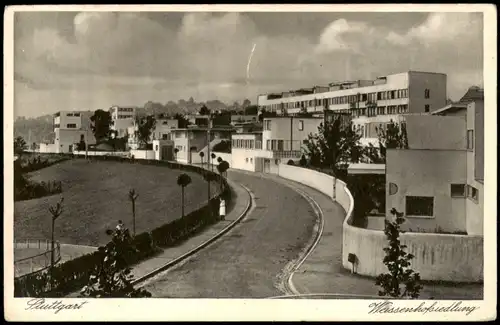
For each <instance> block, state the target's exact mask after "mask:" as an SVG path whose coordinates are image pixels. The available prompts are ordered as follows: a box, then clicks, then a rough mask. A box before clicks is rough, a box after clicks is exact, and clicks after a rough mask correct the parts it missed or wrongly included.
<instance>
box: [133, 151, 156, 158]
mask: <svg viewBox="0 0 500 325" xmlns="http://www.w3.org/2000/svg"><path fill="white" fill-rule="evenodd" d="M130 155H131V156H134V158H135V159H155V152H154V150H130Z"/></svg>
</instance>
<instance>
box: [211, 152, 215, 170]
mask: <svg viewBox="0 0 500 325" xmlns="http://www.w3.org/2000/svg"><path fill="white" fill-rule="evenodd" d="M215 157H216V155H215V154H214V153H212V154H210V158H212V162H211V165H212V172H213V171H214V159H215Z"/></svg>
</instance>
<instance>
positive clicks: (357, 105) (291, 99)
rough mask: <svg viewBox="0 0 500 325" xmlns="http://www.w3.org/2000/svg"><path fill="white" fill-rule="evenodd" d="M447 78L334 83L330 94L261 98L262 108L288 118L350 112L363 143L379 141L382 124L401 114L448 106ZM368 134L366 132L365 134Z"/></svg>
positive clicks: (402, 76)
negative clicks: (378, 127) (286, 115)
mask: <svg viewBox="0 0 500 325" xmlns="http://www.w3.org/2000/svg"><path fill="white" fill-rule="evenodd" d="M446 83H447V76H446V75H445V74H441V73H432V72H417V71H409V72H404V73H398V74H392V75H388V76H385V77H379V78H377V79H375V80H358V81H344V82H338V83H332V84H330V85H329V88H328V91H325V90H322V91H315V90H314V89H309V90H300V91H295V92H284V93H281V94H269V95H260V96H259V97H258V99H257V103H258V105H259V107H261V108H265V109H266V110H267V111H276V112H278V114H279V113H283V112H284V111H286V112H287V113H288V114H292V115H293V114H297V113H299V112H301V111H302V112H306V111H307V112H318V113H322V112H323V111H324V110H325V109H328V110H333V111H349V112H350V113H351V114H352V116H353V124H354V125H355V126H356V127H357V128H358V129H362V130H360V132H361V133H362V141H361V142H362V143H363V144H368V143H370V142H371V143H373V142H375V141H376V139H377V135H376V134H375V132H370V131H369V130H374V129H375V126H379V124H386V123H388V122H389V121H390V120H396V119H398V115H401V114H407V113H410V114H415V113H418V114H425V113H429V112H431V111H434V110H436V109H438V108H441V107H444V106H445V105H446V100H447V94H446ZM365 130H367V131H365Z"/></svg>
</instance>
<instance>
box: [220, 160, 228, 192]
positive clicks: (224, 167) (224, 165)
mask: <svg viewBox="0 0 500 325" xmlns="http://www.w3.org/2000/svg"><path fill="white" fill-rule="evenodd" d="M219 159H220V157H219ZM228 169H229V163H228V162H227V161H225V160H222V159H221V161H220V162H219V164H218V165H217V171H218V172H219V174H220V176H221V177H227V170H228ZM220 190H221V192H222V182H220Z"/></svg>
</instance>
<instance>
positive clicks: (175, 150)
mask: <svg viewBox="0 0 500 325" xmlns="http://www.w3.org/2000/svg"><path fill="white" fill-rule="evenodd" d="M178 152H179V149H178V148H175V149H174V156H175V160H176V161H177V153H178Z"/></svg>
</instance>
